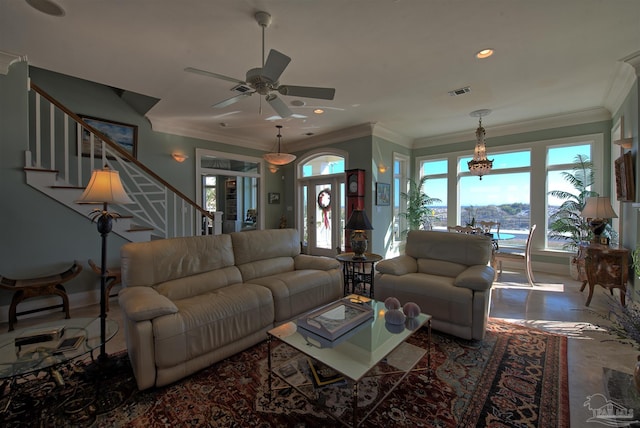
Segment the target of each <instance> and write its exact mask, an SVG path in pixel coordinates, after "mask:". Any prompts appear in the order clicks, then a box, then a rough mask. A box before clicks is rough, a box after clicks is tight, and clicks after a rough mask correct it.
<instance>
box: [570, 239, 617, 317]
mask: <svg viewBox="0 0 640 428" xmlns="http://www.w3.org/2000/svg"><path fill="white" fill-rule="evenodd" d="M576 262H577V264H578V276H579V279H580V280H581V281H582V287H580V291H583V290H584V288H585V286H586V285H587V284H589V296H588V297H587V302H586V303H585V306H589V304H590V303H591V298H592V297H593V289H594V288H595V286H596V284H600V285H601V286H603V287H604V288H608V289H609V291H610V292H611V294H612V295H613V289H614V288H617V289H619V290H620V303H622V306H624V305H625V294H626V291H627V279H628V278H629V250H627V249H626V248H624V247H611V246H608V245H601V244H595V243H583V244H580V247H579V248H578V256H577V258H576Z"/></svg>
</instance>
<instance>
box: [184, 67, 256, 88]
mask: <svg viewBox="0 0 640 428" xmlns="http://www.w3.org/2000/svg"><path fill="white" fill-rule="evenodd" d="M184 71H186V72H188V73H194V74H200V75H202V76H207V77H215V78H216V79H222V80H226V81H228V82H233V83H238V84H241V85H246V84H247V82H243V81H242V80H238V79H234V78H233V77H229V76H225V75H223V74H218V73H212V72H210V71H206V70H200V69H199V68H193V67H187V68H185V69H184Z"/></svg>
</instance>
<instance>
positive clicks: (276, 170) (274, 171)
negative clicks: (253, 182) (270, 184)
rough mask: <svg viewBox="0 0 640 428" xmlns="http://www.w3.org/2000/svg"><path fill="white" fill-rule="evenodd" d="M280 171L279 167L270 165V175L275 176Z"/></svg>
mask: <svg viewBox="0 0 640 428" xmlns="http://www.w3.org/2000/svg"><path fill="white" fill-rule="evenodd" d="M279 169H280V168H278V167H277V165H272V164H269V172H270V173H272V174H275V173H276V172H278V170H279Z"/></svg>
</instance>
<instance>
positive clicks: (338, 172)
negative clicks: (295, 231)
mask: <svg viewBox="0 0 640 428" xmlns="http://www.w3.org/2000/svg"><path fill="white" fill-rule="evenodd" d="M344 165H345V157H344V155H343V154H342V153H335V152H331V153H328V152H322V153H314V154H312V155H309V156H307V157H305V158H302V159H301V160H300V161H299V162H298V164H297V169H296V172H297V177H298V180H297V188H298V191H297V194H298V206H297V208H298V209H297V212H298V224H299V225H300V233H301V237H300V239H301V241H302V243H303V247H304V249H305V252H306V253H308V254H312V255H323V256H335V255H336V253H337V249H338V248H341V249H342V248H344V233H343V230H344V223H345V218H344V216H345V210H344V194H345V191H344Z"/></svg>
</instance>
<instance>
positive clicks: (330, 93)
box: [278, 85, 336, 100]
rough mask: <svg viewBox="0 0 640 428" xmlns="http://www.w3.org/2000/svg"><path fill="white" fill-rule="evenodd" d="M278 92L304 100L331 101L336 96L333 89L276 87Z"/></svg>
mask: <svg viewBox="0 0 640 428" xmlns="http://www.w3.org/2000/svg"><path fill="white" fill-rule="evenodd" d="M278 92H280V93H281V94H282V95H293V96H294V97H304V98H320V99H323V100H332V99H333V97H334V96H335V94H336V90H335V89H334V88H315V87H312V86H289V85H282V86H280V87H278Z"/></svg>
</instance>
